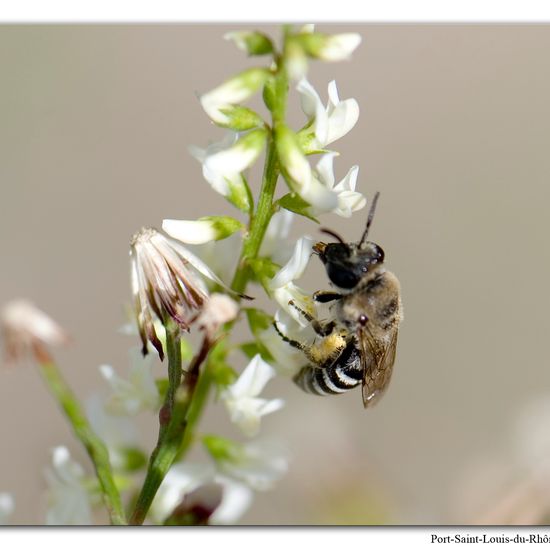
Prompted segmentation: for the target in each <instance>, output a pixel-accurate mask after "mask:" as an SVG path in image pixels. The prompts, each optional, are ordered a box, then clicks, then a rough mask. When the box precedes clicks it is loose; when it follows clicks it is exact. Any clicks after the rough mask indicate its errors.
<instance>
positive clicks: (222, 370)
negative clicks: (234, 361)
mask: <svg viewBox="0 0 550 550" xmlns="http://www.w3.org/2000/svg"><path fill="white" fill-rule="evenodd" d="M210 375H211V376H212V380H213V381H214V383H215V384H216V385H217V386H220V387H227V386H229V385H230V384H233V382H235V380H236V379H237V373H236V372H235V371H234V370H233V368H232V367H231V366H229V365H228V364H227V363H225V362H220V363H212V362H211V363H210Z"/></svg>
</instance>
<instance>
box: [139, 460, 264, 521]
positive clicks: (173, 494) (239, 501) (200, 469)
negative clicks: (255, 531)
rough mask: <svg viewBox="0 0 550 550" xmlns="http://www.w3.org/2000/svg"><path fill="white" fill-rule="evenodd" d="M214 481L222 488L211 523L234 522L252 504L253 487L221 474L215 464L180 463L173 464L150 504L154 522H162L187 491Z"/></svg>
mask: <svg viewBox="0 0 550 550" xmlns="http://www.w3.org/2000/svg"><path fill="white" fill-rule="evenodd" d="M212 482H214V483H217V484H219V485H221V486H222V491H223V492H222V501H221V503H220V505H219V506H218V507H217V508H216V510H215V511H214V513H213V514H212V516H211V517H210V520H209V523H212V524H232V523H235V522H236V521H238V520H239V518H240V517H241V516H242V514H244V512H246V510H247V509H248V508H249V506H250V504H251V502H252V498H253V494H252V491H251V490H250V488H248V487H247V486H246V485H245V484H243V483H241V482H238V481H235V480H232V479H230V478H228V477H226V476H223V475H220V474H218V473H217V472H216V468H215V467H214V465H212V464H190V463H180V464H175V465H174V466H173V467H172V468H170V470H169V472H168V474H167V475H166V477H165V478H164V480H163V482H162V484H161V486H160V487H159V490H158V492H157V494H156V495H155V499H154V500H153V504H152V505H151V512H150V513H151V518H152V519H153V520H154V521H155V523H163V522H164V521H165V520H166V518H167V517H168V516H170V514H171V513H172V512H173V510H174V508H175V507H176V506H178V504H180V503H181V501H182V500H183V498H184V497H185V495H188V494H189V493H191V492H192V491H194V490H195V489H197V488H198V487H200V486H202V485H205V484H207V483H212Z"/></svg>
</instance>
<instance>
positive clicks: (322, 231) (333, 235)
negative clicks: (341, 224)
mask: <svg viewBox="0 0 550 550" xmlns="http://www.w3.org/2000/svg"><path fill="white" fill-rule="evenodd" d="M319 231H321V233H326V234H327V235H330V236H331V237H334V238H335V239H336V240H337V241H339V242H341V243H342V244H346V241H344V239H342V237H340V235H338V233H335V232H334V231H332V230H331V229H327V228H326V227H321V229H319Z"/></svg>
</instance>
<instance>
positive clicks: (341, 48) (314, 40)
mask: <svg viewBox="0 0 550 550" xmlns="http://www.w3.org/2000/svg"><path fill="white" fill-rule="evenodd" d="M298 38H299V40H300V43H301V45H302V46H303V48H304V50H305V51H306V52H307V54H308V55H309V56H311V57H313V58H316V59H321V60H322V61H342V60H344V59H349V57H350V56H351V54H352V53H353V52H354V50H355V49H356V48H357V46H359V44H360V42H361V36H360V35H359V34H357V33H343V34H332V35H329V34H321V33H304V34H301V35H299V36H298Z"/></svg>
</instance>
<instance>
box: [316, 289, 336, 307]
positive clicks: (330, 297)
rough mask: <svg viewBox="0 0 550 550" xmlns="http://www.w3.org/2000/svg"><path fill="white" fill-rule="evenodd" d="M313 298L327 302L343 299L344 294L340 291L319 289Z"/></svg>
mask: <svg viewBox="0 0 550 550" xmlns="http://www.w3.org/2000/svg"><path fill="white" fill-rule="evenodd" d="M313 299H314V300H315V301H316V302H319V303H321V304H326V303H327V302H333V301H334V300H341V299H342V294H340V293H339V292H333V291H332V290H318V291H317V292H314V293H313Z"/></svg>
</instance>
